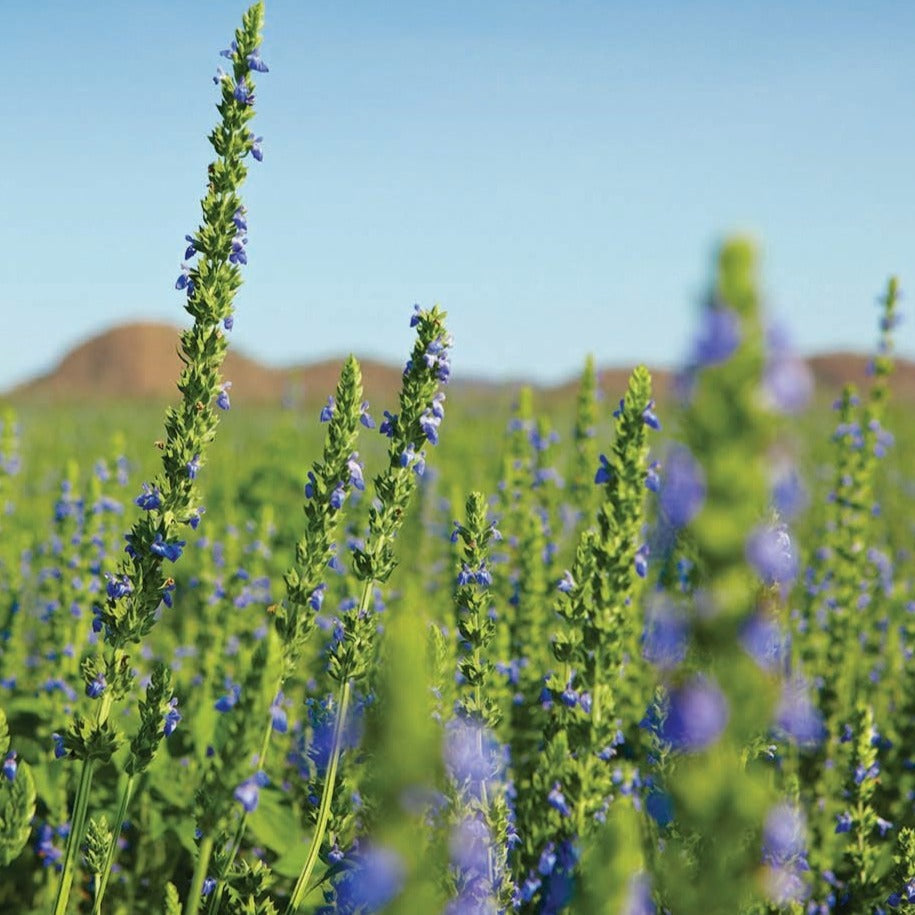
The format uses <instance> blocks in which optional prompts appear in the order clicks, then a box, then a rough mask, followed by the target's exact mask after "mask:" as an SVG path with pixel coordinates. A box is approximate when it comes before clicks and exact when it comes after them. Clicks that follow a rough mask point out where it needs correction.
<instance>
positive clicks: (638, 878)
mask: <svg viewBox="0 0 915 915" xmlns="http://www.w3.org/2000/svg"><path fill="white" fill-rule="evenodd" d="M656 911H657V909H656V908H655V904H654V902H653V901H652V898H651V881H650V880H649V878H648V875H647V874H641V873H640V874H636V875H635V876H634V877H631V878H630V880H629V892H628V894H627V896H626V902H625V905H624V907H623V910H622V912H621V913H620V915H655V913H656Z"/></svg>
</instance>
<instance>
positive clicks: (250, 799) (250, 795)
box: [232, 770, 270, 813]
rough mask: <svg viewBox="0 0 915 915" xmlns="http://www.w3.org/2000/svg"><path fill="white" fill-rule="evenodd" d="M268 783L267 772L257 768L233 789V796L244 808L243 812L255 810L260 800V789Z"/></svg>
mask: <svg viewBox="0 0 915 915" xmlns="http://www.w3.org/2000/svg"><path fill="white" fill-rule="evenodd" d="M269 784H270V779H269V778H268V777H267V773H266V772H263V771H261V770H258V771H257V772H255V773H254V775H252V776H251V777H250V778H248V779H245V781H243V782H242V783H241V784H240V785H239V786H238V787H237V788H236V789H235V791H234V793H233V795H232V796H233V797H234V798H235V800H236V801H238V803H239V804H241V805H242V807H243V808H244V810H245V813H253V812H254V811H255V810H257V805H258V802H259V801H260V789H261V788H265V787H266V786H267V785H269Z"/></svg>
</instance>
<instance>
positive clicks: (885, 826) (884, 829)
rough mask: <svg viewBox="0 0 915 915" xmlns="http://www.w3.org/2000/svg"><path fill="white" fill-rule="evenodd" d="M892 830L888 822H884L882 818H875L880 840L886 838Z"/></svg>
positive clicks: (891, 825)
mask: <svg viewBox="0 0 915 915" xmlns="http://www.w3.org/2000/svg"><path fill="white" fill-rule="evenodd" d="M892 828H893V824H892V823H891V822H890V821H889V820H884V819H883V817H877V830H878V831H879V833H880V837H881V838H883V837H884V836H886V834H887V833H888V832H889V831H890V830H891V829H892Z"/></svg>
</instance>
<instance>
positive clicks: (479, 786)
mask: <svg viewBox="0 0 915 915" xmlns="http://www.w3.org/2000/svg"><path fill="white" fill-rule="evenodd" d="M444 757H445V768H446V769H447V771H448V774H449V775H450V776H451V778H452V780H453V781H454V783H455V784H456V785H457V786H458V787H459V788H460V789H461V790H462V791H464V792H466V793H467V794H468V795H469V796H471V797H474V798H480V797H482V796H483V789H484V787H486V786H488V785H493V784H494V783H496V782H498V781H499V780H501V778H502V777H503V774H504V769H505V759H504V754H503V752H502V745H501V744H500V743H499V742H498V740H497V739H496V736H495V734H493V733H492V731H490V730H489V729H488V728H486V727H484V726H483V725H482V724H479V723H478V722H475V721H470V720H466V719H463V718H453V719H452V720H451V721H449V722H448V724H447V725H446V726H445V749H444Z"/></svg>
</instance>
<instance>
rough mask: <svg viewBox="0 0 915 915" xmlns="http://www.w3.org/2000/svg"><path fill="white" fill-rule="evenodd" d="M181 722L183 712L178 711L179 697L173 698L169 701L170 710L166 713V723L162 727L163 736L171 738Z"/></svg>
mask: <svg viewBox="0 0 915 915" xmlns="http://www.w3.org/2000/svg"><path fill="white" fill-rule="evenodd" d="M179 721H181V712H179V711H178V697H177V696H172V697H171V699H169V700H168V709H167V710H166V712H165V723H164V725H163V726H162V736H163V737H171V736H172V734H174V733H175V728H176V727H178V722H179Z"/></svg>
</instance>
